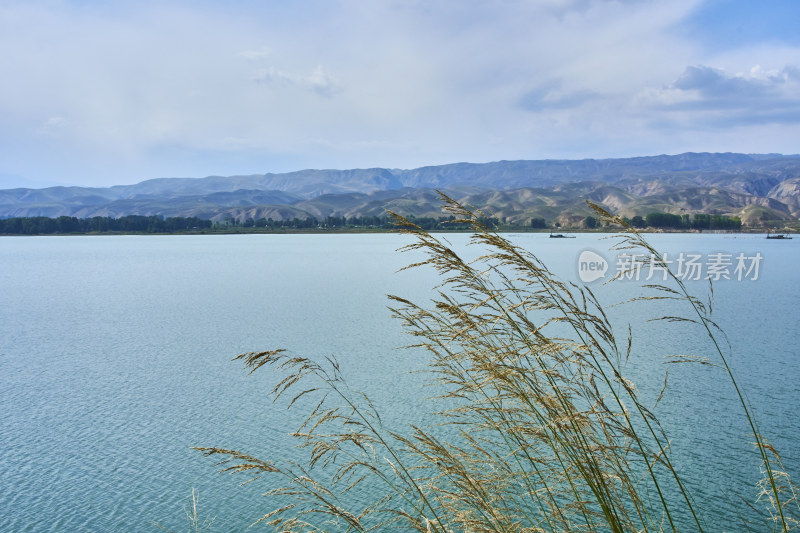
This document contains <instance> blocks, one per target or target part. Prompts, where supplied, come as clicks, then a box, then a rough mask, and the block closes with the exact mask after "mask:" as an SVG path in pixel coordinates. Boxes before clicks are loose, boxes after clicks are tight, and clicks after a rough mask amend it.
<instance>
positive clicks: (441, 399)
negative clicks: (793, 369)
mask: <svg viewBox="0 0 800 533" xmlns="http://www.w3.org/2000/svg"><path fill="white" fill-rule="evenodd" d="M442 199H443V202H444V209H445V210H446V211H447V213H448V214H451V215H454V217H455V221H456V223H461V224H469V225H470V227H471V228H472V231H473V233H472V236H471V243H472V244H475V245H477V246H479V247H480V249H481V250H484V251H485V253H484V255H482V256H481V257H480V258H478V259H477V260H475V261H470V262H467V261H464V260H463V259H462V258H461V257H460V256H459V255H458V254H457V253H456V252H455V251H454V250H453V249H452V248H451V247H449V246H448V245H447V244H446V243H445V242H442V241H440V240H439V239H437V238H436V237H435V236H433V235H430V234H428V233H427V232H425V231H423V230H422V229H420V228H419V227H417V226H415V225H414V224H413V223H411V222H410V221H408V220H406V219H404V218H403V217H401V216H398V215H394V214H393V215H392V217H393V219H394V220H395V222H396V223H397V224H398V228H399V231H400V232H401V233H404V234H407V235H410V236H412V237H413V242H412V243H411V244H409V245H407V246H405V247H403V248H402V249H403V250H408V251H415V252H418V253H421V254H422V256H423V259H422V260H421V261H419V262H416V263H414V264H411V265H409V266H408V267H406V268H409V269H411V268H422V267H425V268H433V269H435V270H436V271H437V272H438V273H439V274H440V276H441V279H442V282H441V285H440V286H439V287H438V288H437V290H436V297H435V298H434V299H433V300H432V301H431V302H430V303H427V304H425V305H419V304H416V303H414V302H411V301H409V300H407V299H404V298H402V297H399V296H390V297H389V298H390V302H391V303H390V309H391V312H392V314H393V316H395V317H396V318H397V319H398V320H400V321H402V323H403V324H404V325H405V327H406V329H407V331H408V332H409V333H410V334H411V335H413V336H414V339H415V341H414V342H413V344H412V346H413V347H414V348H416V349H424V350H426V351H427V352H428V353H429V354H430V357H429V361H430V362H429V370H430V372H431V373H432V375H433V376H434V377H435V380H436V382H437V388H436V390H437V391H438V394H437V396H436V397H435V398H432V399H430V404H431V409H430V411H431V413H435V416H436V419H437V421H438V424H434V425H431V426H426V427H422V426H411V427H410V428H409V429H408V431H405V432H395V431H391V430H390V429H388V428H386V427H385V426H384V424H383V423H382V421H381V417H380V413H379V412H378V410H377V409H376V408H375V406H374V405H373V404H372V403H371V402H370V400H369V398H367V397H366V396H364V395H363V394H360V393H358V392H357V391H353V390H351V389H350V388H349V387H348V386H347V383H346V381H345V379H344V378H343V376H342V374H341V372H340V368H339V366H338V364H337V362H336V360H335V359H332V358H331V359H327V360H325V361H322V362H316V361H312V360H310V359H308V358H304V357H300V356H296V355H293V354H291V353H289V352H286V351H284V350H270V351H260V352H250V353H245V354H241V355H239V356H238V357H237V358H236V359H238V360H241V361H243V363H244V365H245V366H246V367H247V368H248V369H249V370H250V372H254V371H256V370H258V369H259V368H261V367H270V368H271V369H272V370H273V371H274V372H276V375H277V376H278V377H277V383H276V385H275V386H274V388H273V389H272V395H273V396H274V397H275V398H276V399H277V398H281V397H286V398H287V399H288V404H289V406H292V405H295V402H297V400H299V399H300V398H304V401H303V402H300V403H301V404H302V405H309V402H308V400H310V399H313V401H312V402H311V403H310V405H313V406H315V407H313V408H312V409H310V412H309V413H308V416H307V417H306V419H305V422H304V423H303V424H302V425H301V427H300V428H298V430H297V431H296V432H294V433H293V434H292V436H293V437H294V438H295V439H296V440H297V443H298V446H299V447H301V448H303V449H305V450H306V451H307V461H306V462H304V463H278V462H275V461H270V460H264V459H259V458H256V457H252V456H250V455H247V454H245V453H241V452H238V451H235V450H227V449H221V448H213V447H212V448H197V449H198V450H200V451H201V452H202V453H204V454H205V455H210V456H218V457H219V458H220V459H221V462H220V464H221V465H222V469H223V471H227V472H238V473H243V474H246V475H248V476H250V477H249V480H250V481H252V480H255V479H258V478H262V477H266V478H268V479H269V484H270V486H271V487H273V488H271V489H270V490H269V491H268V492H267V495H268V496H274V497H276V501H277V502H279V504H278V505H277V506H276V507H275V508H274V509H271V510H270V511H269V512H267V513H266V514H265V515H264V516H263V517H262V518H261V519H260V520H259V522H261V523H266V524H268V525H269V526H271V527H273V528H274V529H275V530H279V531H339V530H341V531H372V530H381V531H384V530H385V531H390V530H398V529H407V530H416V531H421V532H443V533H444V532H461V531H469V532H483V531H487V532H488V531H492V532H563V531H603V532H606V531H610V532H634V531H637V532H638V531H665V530H666V531H678V530H679V529H680V528H684V529H687V530H692V531H706V530H713V527H710V526H709V524H713V523H714V522H713V520H714V519H713V516H711V517H708V516H703V513H702V512H701V509H700V508H699V507H698V505H697V504H696V503H695V501H694V500H693V498H692V496H691V494H690V491H689V489H688V488H687V485H686V483H685V482H684V480H683V479H682V478H681V476H680V475H679V473H678V472H679V468H678V467H677V465H675V464H674V463H673V458H672V454H671V453H670V441H669V439H668V437H667V435H666V434H665V431H664V430H663V428H662V427H661V425H660V424H659V421H658V418H657V416H656V415H655V414H654V412H653V410H652V409H650V408H649V407H647V406H646V405H645V403H644V401H643V400H642V399H641V397H640V393H639V391H638V390H637V388H636V386H635V385H634V383H633V382H632V381H631V380H630V379H629V378H628V377H626V362H627V361H628V360H629V358H630V357H632V353H631V351H632V338H631V335H632V333H631V330H630V328H629V329H628V331H627V332H626V333H627V335H626V336H625V338H624V339H623V340H622V341H621V342H620V341H618V339H617V336H616V335H615V331H614V328H613V327H612V324H611V322H610V320H609V316H608V315H607V313H606V310H604V308H603V307H602V306H601V305H600V302H599V301H598V299H597V298H596V296H595V294H594V293H593V292H592V290H591V289H590V288H589V287H587V286H581V285H576V284H573V283H567V282H564V281H561V280H560V279H559V278H558V277H557V276H556V275H555V274H554V273H553V272H551V271H550V270H548V269H547V267H546V266H545V265H544V264H543V263H542V262H541V261H540V260H539V259H538V258H537V257H536V256H535V255H534V254H532V253H531V252H529V251H526V250H522V249H520V248H518V247H516V246H514V245H513V244H512V243H510V242H509V241H508V240H507V239H505V238H503V237H502V236H500V235H498V234H496V233H493V232H492V231H490V230H489V229H488V228H486V227H485V226H484V225H482V224H481V221H480V219H481V217H482V216H483V214H482V213H480V212H475V211H473V210H471V209H470V208H468V207H465V206H462V205H460V204H459V203H457V202H455V201H454V200H452V199H450V198H448V197H447V196H444V195H442ZM591 206H592V208H593V209H594V210H595V212H596V213H597V215H598V217H600V218H601V219H602V220H603V221H607V222H609V223H610V224H614V225H616V226H618V227H619V228H620V231H619V233H618V234H617V242H616V244H615V246H616V247H617V248H632V249H636V250H639V251H641V252H643V253H646V254H648V255H650V254H653V256H654V257H655V258H656V261H657V262H658V261H661V264H662V265H664V263H663V259H662V258H661V256H660V255H659V254H658V252H657V251H656V250H655V249H653V248H652V247H651V246H650V245H649V244H648V243H647V242H646V241H645V240H644V239H643V238H642V236H641V235H639V234H638V233H637V232H636V230H635V229H634V228H632V227H630V226H629V225H626V224H625V223H624V221H622V220H621V219H620V218H618V217H615V216H613V215H612V214H610V213H608V212H607V211H605V210H603V209H602V208H600V207H599V206H596V205H593V204H591ZM664 266H665V267H666V265H664ZM646 289H647V291H648V292H647V294H644V295H642V296H641V297H640V298H637V299H645V300H660V299H668V300H675V301H678V302H684V303H685V304H687V305H688V309H689V315H688V316H681V317H679V316H670V317H663V319H664V320H669V321H673V322H674V321H680V322H686V323H688V324H690V325H693V326H694V327H699V328H702V331H704V332H705V333H707V335H708V337H709V339H710V343H711V345H712V347H713V350H714V352H713V354H714V358H715V359H716V361H714V363H715V364H718V365H719V366H720V367H721V368H723V369H724V372H725V375H726V376H727V377H728V379H729V380H730V383H731V385H732V387H733V388H734V390H735V391H736V393H737V395H738V398H739V400H740V405H741V407H742V412H743V416H745V417H746V418H747V420H748V423H749V425H750V428H751V430H752V437H753V439H754V441H755V445H756V447H757V449H758V452H759V456H760V458H761V468H762V471H763V473H764V478H763V480H762V482H761V483H760V484H759V487H758V488H759V490H760V499H759V501H757V502H753V505H756V506H758V505H761V506H762V507H764V508H766V511H767V512H768V513H769V514H768V518H766V519H765V522H766V523H765V527H768V528H771V529H774V530H781V531H789V530H791V529H792V528H794V527H796V526H797V521H796V519H795V518H793V517H796V516H797V511H798V505H797V500H796V492H795V488H794V486H793V485H792V483H791V481H790V480H789V478H788V475H787V474H786V472H785V469H784V468H782V466H781V463H780V457H779V456H778V454H777V452H775V450H774V449H773V448H772V446H771V445H770V444H769V443H768V442H767V440H766V439H765V438H764V437H763V436H762V435H761V433H760V432H759V430H758V425H757V423H756V421H755V419H754V417H753V416H752V409H751V408H750V405H749V402H748V401H747V398H746V396H745V394H744V392H743V391H742V390H741V389H740V387H739V385H738V383H737V381H736V379H735V375H734V372H733V370H732V369H731V367H730V365H729V363H728V358H727V356H726V352H725V350H724V349H723V343H721V342H720V340H719V339H720V338H722V334H721V333H720V332H719V331H718V329H717V328H716V326H715V324H714V323H713V321H712V320H711V306H710V305H709V304H707V303H704V302H702V301H700V300H699V299H698V298H696V297H695V296H693V295H691V294H690V292H689V291H688V290H687V288H686V286H685V285H684V284H683V282H682V280H681V279H679V278H678V277H677V276H675V275H671V276H670V277H669V280H668V281H667V282H665V283H664V284H662V285H650V286H647V287H646ZM685 360H688V359H684V361H685ZM662 394H663V391H662ZM297 405H299V404H297ZM295 407H296V405H295ZM754 468H758V465H754ZM366 486H368V487H369V491H370V492H371V493H372V494H374V495H375V496H374V498H373V499H372V501H370V502H369V503H365V504H354V503H353V501H354V500H358V501H362V500H363V499H354V498H347V494H348V493H350V492H352V491H355V490H357V489H359V488H363V487H366ZM376 487H378V488H380V489H381V490H379V491H377V492H376ZM287 501H288V502H289V503H286V502H287Z"/></svg>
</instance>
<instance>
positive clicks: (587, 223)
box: [583, 216, 597, 229]
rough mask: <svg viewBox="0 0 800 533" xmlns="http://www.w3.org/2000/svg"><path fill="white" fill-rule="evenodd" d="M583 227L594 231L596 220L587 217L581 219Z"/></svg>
mask: <svg viewBox="0 0 800 533" xmlns="http://www.w3.org/2000/svg"><path fill="white" fill-rule="evenodd" d="M583 227H584V228H587V229H594V228H596V227H597V219H596V218H594V217H593V216H588V217H586V218H584V219H583Z"/></svg>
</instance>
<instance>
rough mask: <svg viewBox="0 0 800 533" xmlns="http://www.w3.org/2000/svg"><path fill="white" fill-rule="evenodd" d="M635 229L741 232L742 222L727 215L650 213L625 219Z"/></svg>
mask: <svg viewBox="0 0 800 533" xmlns="http://www.w3.org/2000/svg"><path fill="white" fill-rule="evenodd" d="M625 220H626V222H628V223H629V224H630V225H631V226H633V227H634V228H647V227H649V228H660V229H697V230H740V229H742V220H741V219H740V218H739V217H730V216H727V215H707V214H703V213H695V214H693V215H689V214H683V215H673V214H671V213H649V214H648V215H647V216H645V217H641V216H639V215H637V216H635V217H633V218H631V219H625Z"/></svg>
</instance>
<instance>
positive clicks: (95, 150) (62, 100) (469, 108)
mask: <svg viewBox="0 0 800 533" xmlns="http://www.w3.org/2000/svg"><path fill="white" fill-rule="evenodd" d="M699 4H701V1H700V0H669V1H666V0H654V1H613V0H600V1H590V0H550V1H547V2H525V1H521V0H520V1H517V0H494V1H487V2H461V1H458V2H456V1H455V0H453V1H442V2H435V3H434V2H422V1H419V2H418V1H411V0H407V1H400V2H398V1H394V0H386V1H377V0H376V1H374V2H362V1H360V0H359V1H357V0H340V1H335V2H323V1H321V0H308V1H307V2H302V3H264V4H261V3H258V4H250V3H247V4H244V3H243V4H224V5H223V4H222V3H220V4H218V5H217V4H214V3H202V4H197V6H201V7H195V4H189V3H183V2H180V1H178V0H173V1H172V2H167V3H163V4H161V3H155V2H152V3H150V2H144V3H141V4H139V3H137V4H127V5H123V6H120V5H111V4H109V5H105V6H98V5H94V6H93V5H90V4H83V3H77V2H70V1H67V0H62V1H60V2H53V3H47V4H28V3H23V2H14V1H10V2H5V3H4V4H3V5H2V6H0V50H4V51H10V52H9V53H3V54H0V76H2V79H3V80H12V82H10V83H9V82H6V83H3V84H0V119H2V120H0V160H1V161H4V162H7V163H4V164H5V165H6V167H5V168H0V171H3V172H9V173H14V174H18V175H21V176H25V175H31V176H36V177H47V176H48V174H50V173H52V172H56V169H58V172H62V173H64V174H69V176H71V179H74V180H76V181H77V180H82V179H85V180H90V179H96V180H109V181H111V182H123V181H127V182H130V181H136V180H138V179H144V178H151V177H158V176H168V175H205V174H211V173H217V174H234V173H239V172H257V171H261V172H267V171H281V170H291V169H296V168H302V167H312V166H317V167H319V166H325V167H359V166H361V167H363V166H376V165H377V166H394V167H413V166H419V165H424V164H434V163H446V162H452V161H486V160H495V159H521V158H536V157H588V156H592V157H602V156H619V155H639V154H647V153H654V152H669V151H676V150H680V151H682V150H692V149H694V150H705V149H709V148H708V146H709V143H708V142H707V139H708V135H706V133H707V132H708V131H710V130H713V128H722V127H723V126H721V125H715V122H714V120H712V118H714V117H712V116H711V115H712V114H713V113H712V112H714V111H713V109H711V108H712V107H713V106H714V105H717V106H718V107H720V106H721V105H722V104H723V103H725V104H726V105H727V106H728V107H725V109H733V110H734V111H736V113H737V114H736V117H738V119H739V120H738V122H737V124H738V125H739V126H741V127H745V126H746V124H745V122H746V121H745V118H746V116H747V114H748V113H750V114H752V113H753V111H754V110H755V107H756V106H755V104H753V105H749V106H748V105H747V104H746V99H745V98H744V97H743V96H742V95H744V94H748V95H749V97H750V98H752V99H754V101H757V102H759V103H760V105H761V107H763V108H764V112H763V113H762V114H761V115H760V116H761V118H762V119H764V121H766V122H760V123H759V124H773V122H769V121H768V120H767V119H768V116H767V115H768V114H769V113H772V114H780V113H783V112H785V111H787V110H788V109H789V108H790V107H791V105H793V104H792V102H793V100H792V98H793V96H792V95H793V94H800V93H797V92H796V90H797V75H796V71H795V70H792V68H791V67H786V65H799V64H800V51H798V50H795V49H794V48H792V47H790V46H779V45H777V44H775V43H772V44H770V45H769V46H767V45H765V46H764V47H763V48H762V49H761V51H760V52H759V51H758V47H750V48H748V50H732V51H728V52H727V53H721V52H715V54H716V55H714V56H706V55H704V52H703V51H702V49H701V48H700V47H699V46H698V45H697V44H696V43H694V42H693V41H692V40H691V39H690V38H689V37H687V36H686V35H683V34H681V32H679V31H676V28H678V27H679V26H680V24H681V23H682V21H683V20H684V19H685V18H686V17H688V16H690V15H691V13H692V12H693V10H695V9H696V8H697V6H698V5H699ZM753 50H756V51H753ZM755 65H760V68H758V69H755V70H751V69H752V68H753V67H754V66H755ZM687 66H689V67H687ZM692 66H693V67H692ZM692 69H696V70H692ZM704 69H710V70H704ZM737 95H738V96H737ZM742 102H745V103H744V104H743V103H742ZM681 106H684V107H683V108H682V107H681ZM691 106H699V108H698V109H702V110H704V112H708V113H709V116H708V117H704V116H703V115H702V114H701V115H699V116H695V117H694V118H693V117H692V116H691V115H692V112H690V111H688V107H691ZM723 107H724V106H722V107H720V109H722V108H723ZM716 112H718V111H716ZM59 118H60V119H61V120H62V121H59V120H56V119H59ZM701 119H703V120H701ZM51 120H55V121H54V122H52V123H51V122H50V121H51ZM693 120H697V122H696V123H695V122H693ZM781 124H782V126H781V127H782V128H791V127H792V126H791V124H792V123H791V121H789V120H786V121H784V122H782V123H781ZM26 132H27V133H26ZM59 132H60V133H59ZM45 133H47V134H46V135H45ZM797 133H798V134H800V132H797ZM737 135H739V137H740V138H739V139H737V138H736V137H735V136H733V135H731V134H729V133H727V132H726V133H725V135H720V136H719V137H718V138H719V139H723V138H724V142H726V143H728V145H726V146H724V147H723V148H725V149H731V150H743V151H751V150H750V149H748V146H750V145H748V144H747V139H746V138H744V136H742V132H741V131H737ZM780 135H781V136H780V137H778V136H777V134H772V135H771V138H773V139H776V140H775V146H774V147H773V148H772V149H771V150H770V151H781V150H787V148H786V146H788V141H786V140H785V139H786V138H787V130H785V129H784V130H781V132H780ZM789 137H791V135H790V136H789ZM781 139H784V140H781ZM698 140H700V142H698ZM722 142H723V141H722V140H721V141H720V143H722ZM781 143H783V144H781ZM794 151H796V149H795V150H794ZM42 153H47V154H48V157H47V158H45V157H41V155H40V154H42ZM62 175H63V174H62Z"/></svg>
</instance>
